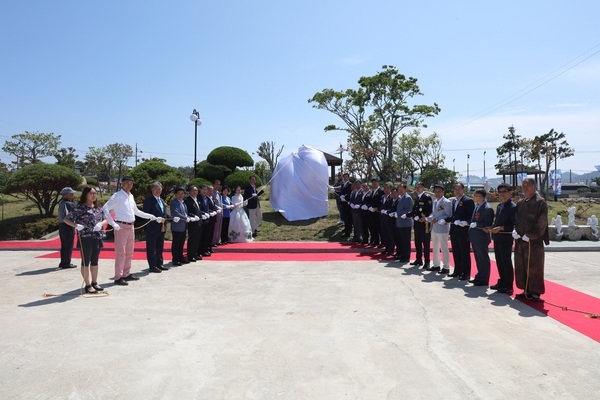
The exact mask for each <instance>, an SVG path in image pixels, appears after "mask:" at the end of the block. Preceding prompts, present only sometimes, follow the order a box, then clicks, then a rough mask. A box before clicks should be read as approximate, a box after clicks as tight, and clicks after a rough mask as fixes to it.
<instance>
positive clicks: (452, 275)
mask: <svg viewBox="0 0 600 400" xmlns="http://www.w3.org/2000/svg"><path fill="white" fill-rule="evenodd" d="M448 276H449V277H450V278H459V277H460V275H459V274H457V273H456V272H453V273H451V274H448Z"/></svg>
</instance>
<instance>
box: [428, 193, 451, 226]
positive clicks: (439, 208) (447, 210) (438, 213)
mask: <svg viewBox="0 0 600 400" xmlns="http://www.w3.org/2000/svg"><path fill="white" fill-rule="evenodd" d="M431 217H432V219H434V220H437V221H439V220H440V219H443V220H444V221H446V222H447V223H446V224H445V225H440V224H438V223H437V221H436V222H435V223H432V227H431V231H432V232H434V233H449V232H450V224H451V222H448V220H449V219H450V218H451V217H452V202H451V201H450V200H448V199H447V198H445V197H442V198H441V199H439V200H437V199H436V200H434V201H433V211H432V213H431Z"/></svg>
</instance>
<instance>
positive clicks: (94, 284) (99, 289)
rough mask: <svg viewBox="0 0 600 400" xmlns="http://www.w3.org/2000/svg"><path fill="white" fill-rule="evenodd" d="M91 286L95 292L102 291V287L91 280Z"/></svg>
mask: <svg viewBox="0 0 600 400" xmlns="http://www.w3.org/2000/svg"><path fill="white" fill-rule="evenodd" d="M92 287H93V288H94V289H96V292H102V291H103V290H104V288H103V287H100V285H98V282H92Z"/></svg>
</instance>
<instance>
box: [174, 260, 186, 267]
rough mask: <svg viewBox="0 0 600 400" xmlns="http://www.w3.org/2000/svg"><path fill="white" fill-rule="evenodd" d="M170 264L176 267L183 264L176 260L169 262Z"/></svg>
mask: <svg viewBox="0 0 600 400" xmlns="http://www.w3.org/2000/svg"><path fill="white" fill-rule="evenodd" d="M171 264H172V265H174V266H176V267H181V266H182V265H183V264H182V263H180V262H179V261H176V262H171Z"/></svg>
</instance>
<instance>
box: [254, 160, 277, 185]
mask: <svg viewBox="0 0 600 400" xmlns="http://www.w3.org/2000/svg"><path fill="white" fill-rule="evenodd" d="M272 171H273V170H270V169H269V165H268V164H267V162H266V161H259V162H257V163H256V164H254V172H255V173H256V176H257V177H260V178H261V180H265V179H266V177H267V173H268V174H269V175H270V173H271V172H272Z"/></svg>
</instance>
